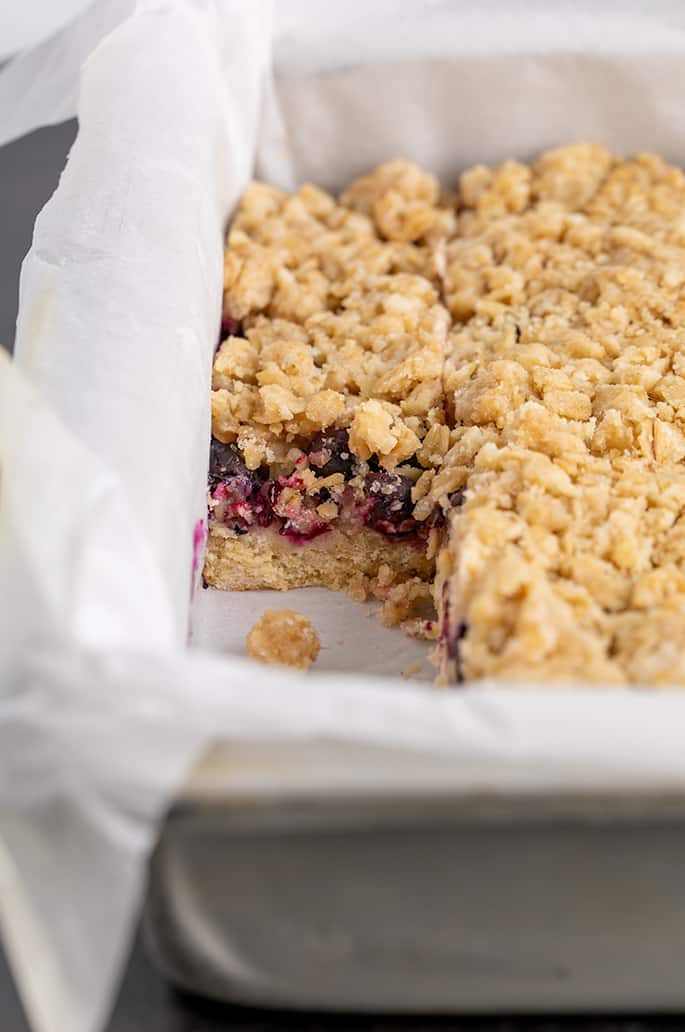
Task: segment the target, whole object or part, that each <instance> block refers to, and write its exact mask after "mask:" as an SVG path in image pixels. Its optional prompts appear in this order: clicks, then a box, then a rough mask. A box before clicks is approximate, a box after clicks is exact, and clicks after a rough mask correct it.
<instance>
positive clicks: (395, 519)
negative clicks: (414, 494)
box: [364, 472, 419, 536]
mask: <svg viewBox="0 0 685 1032" xmlns="http://www.w3.org/2000/svg"><path fill="white" fill-rule="evenodd" d="M411 489H412V482H411V480H410V479H409V477H403V476H402V474H401V473H387V472H383V473H374V472H371V473H368V474H367V475H366V478H365V480H364V492H365V494H366V498H367V502H368V505H367V507H366V511H365V513H364V520H365V523H366V524H367V525H368V526H369V527H373V529H374V530H380V531H382V532H383V533H384V534H390V535H393V536H396V535H401V534H414V533H416V530H417V528H418V526H419V525H418V523H417V521H416V520H415V519H414V518H413V516H412V511H413V508H414V506H413V503H412V500H411Z"/></svg>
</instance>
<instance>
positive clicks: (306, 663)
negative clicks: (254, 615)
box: [246, 609, 321, 670]
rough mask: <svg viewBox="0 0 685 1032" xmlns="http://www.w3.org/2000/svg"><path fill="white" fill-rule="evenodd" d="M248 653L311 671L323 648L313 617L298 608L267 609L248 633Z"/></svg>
mask: <svg viewBox="0 0 685 1032" xmlns="http://www.w3.org/2000/svg"><path fill="white" fill-rule="evenodd" d="M246 644H247V654H248V656H251V657H252V659H256V660H258V661H259V662H260V663H275V664H278V665H279V666H290V667H297V668H299V669H300V670H308V669H309V667H310V666H311V665H312V663H313V662H314V660H315V659H316V657H317V656H318V655H319V650H320V648H321V645H320V642H319V636H318V634H317V633H316V630H315V629H314V627H313V625H312V622H311V620H309V618H308V617H306V616H303V615H302V613H296V612H295V610H294V609H265V610H264V612H263V613H262V615H261V617H260V618H259V620H258V621H257V623H256V624H255V625H254V627H253V628H252V630H251V631H250V633H249V634H248V636H247V641H246Z"/></svg>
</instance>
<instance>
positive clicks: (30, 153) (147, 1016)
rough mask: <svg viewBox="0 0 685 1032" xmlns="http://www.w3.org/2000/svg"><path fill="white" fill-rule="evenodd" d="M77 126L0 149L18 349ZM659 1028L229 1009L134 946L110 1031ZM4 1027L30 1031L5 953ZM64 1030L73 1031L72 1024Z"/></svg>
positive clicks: (624, 1031) (1, 272)
mask: <svg viewBox="0 0 685 1032" xmlns="http://www.w3.org/2000/svg"><path fill="white" fill-rule="evenodd" d="M74 131H75V126H74V123H69V124H67V125H65V126H58V127H55V128H51V129H45V130H42V131H40V132H38V133H33V134H31V135H30V136H28V137H26V138H25V139H23V140H20V141H18V142H16V143H14V144H10V145H9V146H7V147H5V148H2V149H0V197H2V198H3V218H2V229H1V232H0V343H2V344H4V345H5V346H6V347H10V346H11V342H12V340H13V338H14V322H15V318H16V308H17V290H18V283H19V266H20V264H21V260H22V258H23V256H24V255H25V253H26V251H27V250H28V248H29V245H30V242H31V231H32V226H33V221H34V219H35V216H36V214H37V212H38V211H39V209H40V208H41V207H42V205H43V204H44V203H45V201H46V200H47V199H48V197H49V196H50V194H51V193H52V191H53V190H54V188H55V186H56V185H57V181H58V178H59V172H60V170H61V168H62V167H63V165H64V162H65V159H66V154H67V151H68V149H69V147H70V145H71V142H72V140H73V136H74ZM229 1029H230V1030H232V1032H284V1030H286V1029H287V1030H288V1032H291V1030H292V1032H295V1030H297V1032H316V1030H318V1029H325V1030H338V1032H341V1030H350V1032H389V1030H390V1029H404V1030H407V1032H448V1030H451V1032H557V1030H559V1032H652V1030H653V1032H656V1030H664V1032H665V1030H666V1029H668V1030H674V1032H675V1030H685V1016H683V1017H674V1018H670V1019H664V1018H660V1019H654V1020H647V1019H641V1020H634V1019H630V1018H623V1019H616V1020H606V1019H598V1020H594V1019H592V1018H587V1019H579V1018H574V1019H569V1020H565V1021H558V1020H555V1019H554V1018H550V1019H545V1020H541V1019H535V1020H530V1021H527V1020H520V1019H519V1020H513V1021H512V1020H507V1019H504V1018H502V1019H498V1020H482V1021H481V1020H475V1019H469V1020H460V1019H458V1018H394V1017H385V1018H383V1017H378V1016H376V1017H354V1016H350V1015H345V1016H339V1017H333V1016H324V1015H320V1014H307V1015H305V1014H297V1013H295V1014H283V1013H278V1012H264V1011H248V1010H240V1009H236V1008H228V1007H223V1006H220V1005H215V1004H212V1003H208V1002H205V1001H201V1000H196V999H193V998H189V997H183V996H179V995H178V994H175V993H174V992H173V991H172V990H171V989H170V988H169V987H168V986H167V985H166V984H165V983H164V981H163V980H162V979H161V978H160V977H159V975H158V974H157V972H156V971H155V970H154V969H153V968H152V966H151V964H150V962H149V961H148V959H147V957H146V956H145V954H144V952H143V950H142V948H141V947H140V945H137V946H136V948H135V949H134V951H133V954H132V957H131V960H130V964H129V967H128V971H127V973H126V977H125V979H124V984H123V988H122V991H121V994H120V997H119V1000H118V1003H117V1006H116V1009H115V1012H114V1015H113V1017H112V1021H111V1023H110V1025H109V1028H108V1032H219V1030H229ZM0 1032H28V1025H27V1024H26V1021H25V1019H24V1018H23V1016H22V1013H21V1008H20V1006H19V1003H18V1000H17V996H16V992H15V991H14V988H13V986H12V981H11V978H10V975H9V972H8V971H7V968H6V966H5V965H4V963H3V962H2V957H1V955H0ZM64 1032H70V1030H68V1029H65V1030H64Z"/></svg>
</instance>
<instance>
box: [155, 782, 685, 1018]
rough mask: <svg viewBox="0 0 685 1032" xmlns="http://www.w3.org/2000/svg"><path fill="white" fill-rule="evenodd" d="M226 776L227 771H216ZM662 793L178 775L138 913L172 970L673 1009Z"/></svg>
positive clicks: (251, 997) (674, 904)
mask: <svg viewBox="0 0 685 1032" xmlns="http://www.w3.org/2000/svg"><path fill="white" fill-rule="evenodd" d="M227 787H228V783H227ZM684 811H685V805H684V801H683V799H682V798H680V797H676V796H668V795H653V794H652V795H649V796H639V795H638V796H636V795H634V794H633V795H631V796H630V797H629V798H628V797H625V798H624V797H620V796H618V795H613V796H604V797H601V796H599V797H598V796H597V795H596V794H594V793H593V794H592V795H588V796H585V797H583V796H573V797H569V796H559V795H557V796H548V797H541V796H539V795H538V796H532V795H530V794H526V793H525V792H523V793H518V794H516V795H512V796H510V797H508V798H504V799H503V798H502V796H501V795H498V796H497V797H495V796H487V795H483V796H478V797H476V796H471V797H467V796H463V795H462V796H460V795H459V794H458V793H454V792H452V793H444V792H442V793H440V792H438V793H435V792H431V791H421V790H419V791H413V792H406V793H400V794H396V795H392V794H388V793H385V794H382V795H378V796H376V797H375V798H374V797H373V796H368V795H366V794H365V792H364V791H363V789H360V790H355V791H352V792H349V793H348V794H347V795H338V796H337V797H336V798H332V797H331V795H330V794H328V795H326V794H325V793H322V794H317V793H316V792H307V791H306V790H302V789H300V790H298V791H295V792H293V791H292V789H286V790H285V791H284V793H282V794H281V795H278V793H274V792H272V793H271V794H269V793H268V792H260V791H256V792H255V793H253V794H250V793H247V792H244V791H243V792H241V791H236V790H235V787H234V786H233V787H231V788H230V789H229V790H228V791H227V792H226V793H224V794H223V795H222V793H221V791H220V790H219V786H218V784H217V783H216V780H215V783H214V788H213V790H212V791H211V792H202V791H200V792H191V793H189V794H188V795H187V796H186V798H185V799H184V800H183V801H181V802H179V803H178V804H177V805H176V806H175V807H174V809H173V810H172V811H171V813H170V814H169V816H168V819H167V821H166V825H165V827H164V830H163V833H162V835H161V839H160V841H159V845H158V847H157V850H156V853H155V854H154V857H153V859H152V862H151V867H150V880H149V892H148V899H147V905H146V915H145V927H146V933H147V941H148V943H149V946H150V949H151V951H152V954H153V957H154V958H155V959H156V961H157V963H158V965H159V966H160V968H161V969H162V971H163V972H164V973H165V974H166V976H167V977H168V978H169V979H170V980H171V981H173V982H175V983H176V984H178V985H179V986H181V987H183V988H185V989H188V990H191V991H193V992H196V993H201V994H204V995H208V996H211V997H215V998H219V999H223V1000H227V1001H231V1002H236V1003H243V1004H252V1005H260V1006H274V1007H293V1008H305V1009H306V1008H316V1009H329V1010H365V1011H374V1010H393V1011H395V1012H402V1011H405V1012H462V1013H468V1012H471V1013H487V1012H496V1011H500V1012H501V1011H507V1012H510V1013H515V1012H549V1011H555V1012H574V1011H595V1012H601V1011H615V1010H624V1011H631V1012H638V1011H652V1012H654V1011H669V1010H682V1009H683V1008H685V980H683V978H682V957H683V956H684V955H685V878H683V875H682V872H683V870H685V824H684V823H683V816H684Z"/></svg>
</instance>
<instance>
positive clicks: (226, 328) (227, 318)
mask: <svg viewBox="0 0 685 1032" xmlns="http://www.w3.org/2000/svg"><path fill="white" fill-rule="evenodd" d="M226 337H242V327H241V325H240V320H239V319H234V318H233V316H232V315H224V317H223V318H222V320H221V339H222V340H224V338H226Z"/></svg>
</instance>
